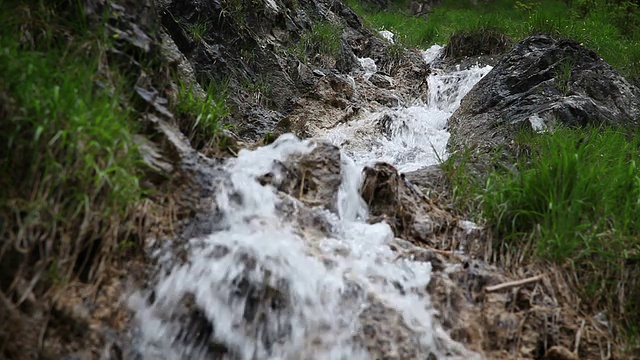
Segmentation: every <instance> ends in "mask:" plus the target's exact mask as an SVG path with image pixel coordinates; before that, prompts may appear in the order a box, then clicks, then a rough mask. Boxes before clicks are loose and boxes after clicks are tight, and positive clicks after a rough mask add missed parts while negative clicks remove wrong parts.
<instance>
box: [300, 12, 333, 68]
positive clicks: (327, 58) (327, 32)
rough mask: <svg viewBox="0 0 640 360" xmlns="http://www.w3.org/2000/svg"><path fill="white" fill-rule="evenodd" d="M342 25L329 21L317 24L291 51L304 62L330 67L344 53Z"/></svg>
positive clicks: (304, 34)
mask: <svg viewBox="0 0 640 360" xmlns="http://www.w3.org/2000/svg"><path fill="white" fill-rule="evenodd" d="M342 29H343V27H342V25H335V24H332V23H330V22H328V21H323V22H318V23H315V24H314V25H313V26H312V28H311V29H309V30H308V31H306V32H304V33H303V34H302V37H301V39H300V41H299V42H297V43H295V44H294V45H293V47H292V48H291V51H292V52H293V54H294V55H296V56H297V57H298V58H299V59H300V60H301V61H303V62H313V63H319V64H320V65H322V66H330V65H331V63H332V62H335V59H337V58H338V57H339V56H340V52H341V51H342Z"/></svg>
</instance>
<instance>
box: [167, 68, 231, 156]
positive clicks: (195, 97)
mask: <svg viewBox="0 0 640 360" xmlns="http://www.w3.org/2000/svg"><path fill="white" fill-rule="evenodd" d="M228 87H229V81H228V80H224V81H220V82H216V81H212V82H211V83H210V84H209V86H208V87H207V88H206V89H205V93H204V94H200V93H198V92H197V91H196V89H194V87H193V86H190V85H186V84H185V83H184V82H179V87H178V96H177V99H176V104H175V108H174V110H175V113H176V115H178V117H179V118H180V120H179V123H178V125H179V128H180V130H181V131H182V132H183V133H184V134H185V135H186V136H187V137H188V138H189V140H190V141H191V144H192V146H193V147H194V148H195V149H204V148H205V147H211V146H213V145H215V144H216V141H217V135H218V134H219V133H220V131H221V130H222V129H223V125H222V120H223V119H224V118H225V117H227V116H228V115H229V113H230V108H229V106H228V105H227V98H228Z"/></svg>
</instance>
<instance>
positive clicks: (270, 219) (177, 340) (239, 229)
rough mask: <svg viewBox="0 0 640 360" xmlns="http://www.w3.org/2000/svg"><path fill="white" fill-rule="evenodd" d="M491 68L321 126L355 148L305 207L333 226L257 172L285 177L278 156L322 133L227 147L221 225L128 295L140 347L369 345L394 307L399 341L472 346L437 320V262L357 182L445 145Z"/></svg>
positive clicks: (194, 353)
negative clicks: (317, 199) (308, 225)
mask: <svg viewBox="0 0 640 360" xmlns="http://www.w3.org/2000/svg"><path fill="white" fill-rule="evenodd" d="M486 72H488V69H487V68H483V69H479V68H478V69H472V70H468V71H466V72H456V73H454V74H442V75H432V76H431V77H430V79H429V82H430V83H429V85H430V88H431V89H433V90H432V92H437V94H434V95H433V96H432V97H431V100H430V102H429V104H426V105H423V106H413V107H410V108H405V109H399V110H395V111H393V112H390V113H388V114H387V115H388V116H389V119H390V120H387V123H386V124H383V125H382V126H381V125H380V122H379V121H377V120H376V119H378V118H379V115H380V114H371V115H370V116H368V117H365V118H363V119H361V120H358V121H355V122H354V123H352V124H350V125H341V126H340V128H339V129H334V130H331V131H329V132H328V133H327V134H326V135H325V136H324V138H325V139H326V140H329V141H331V142H333V143H334V144H338V145H341V146H342V148H343V150H346V151H345V152H344V153H342V155H341V177H342V183H341V185H340V188H339V190H338V194H337V197H336V201H337V204H336V209H337V210H336V212H331V211H329V210H327V209H324V208H313V209H308V211H310V212H313V213H315V214H316V215H318V216H319V217H320V218H322V219H323V221H325V222H326V223H327V224H328V225H329V226H327V227H326V228H328V229H329V230H327V231H318V232H313V233H306V232H304V231H303V230H301V228H300V227H299V226H298V223H297V222H296V217H295V216H294V217H285V216H283V210H282V209H283V208H285V207H293V208H294V209H295V208H301V207H304V206H305V205H304V204H303V203H302V202H299V201H297V200H295V199H293V198H292V197H288V196H286V195H283V194H281V193H279V192H278V191H277V190H276V189H275V188H274V186H272V185H269V184H264V183H263V182H261V181H260V180H259V178H260V177H261V176H263V175H265V174H267V173H271V174H272V175H273V177H274V178H276V182H277V178H282V177H284V176H286V174H284V173H282V172H280V170H281V168H279V167H278V166H276V165H277V164H278V163H280V162H285V161H286V160H287V158H288V157H289V156H291V155H292V154H304V153H308V152H311V151H314V150H315V149H316V147H317V143H316V142H314V141H310V140H305V141H301V140H299V139H297V138H296V137H294V136H293V135H291V134H288V135H283V136H281V137H280V138H278V139H277V140H276V141H275V142H274V143H273V144H271V145H269V146H264V147H261V148H258V149H255V150H251V151H250V150H242V151H240V153H239V154H238V156H237V158H233V159H230V160H228V162H227V164H226V165H225V171H226V172H227V173H228V174H229V178H228V179H226V180H225V181H223V182H221V183H220V187H219V191H218V193H217V196H216V202H217V204H216V205H217V208H218V209H219V211H220V212H221V213H222V218H223V220H222V221H224V225H225V226H224V229H225V230H223V231H219V232H215V233H213V234H211V235H209V236H207V237H205V238H198V239H192V240H191V241H190V242H189V244H188V246H187V250H188V256H187V260H186V261H185V262H184V263H183V264H178V265H176V266H175V267H174V268H173V269H171V271H169V272H168V274H166V275H165V276H163V277H162V278H160V279H159V280H158V283H157V284H156V286H155V287H154V288H153V295H152V296H151V299H150V300H149V299H147V296H146V294H145V296H143V295H142V294H136V295H135V296H133V297H132V298H131V300H130V305H131V307H132V308H133V309H134V310H135V313H136V320H137V324H138V326H139V330H138V341H139V344H138V348H139V351H140V353H141V354H142V357H143V358H144V359H166V360H173V359H200V358H202V359H204V358H211V356H212V355H211V354H218V355H220V358H240V359H332V360H333V359H345V360H346V359H367V358H369V355H368V352H367V351H366V350H367V347H368V345H367V339H366V337H365V338H364V339H363V337H362V334H367V333H368V332H370V329H371V326H374V325H371V323H370V321H373V320H371V319H375V318H376V317H378V318H379V317H380V316H382V315H381V314H382V313H384V314H388V313H391V314H396V315H397V316H396V317H395V318H398V319H401V321H400V322H399V323H398V324H391V323H390V324H383V327H382V328H388V329H389V330H388V331H389V332H390V334H392V335H394V336H395V334H394V332H395V333H397V332H401V331H404V330H402V329H407V331H408V333H410V334H413V335H412V336H413V338H412V339H413V340H412V342H410V344H412V345H411V346H412V347H413V348H412V349H405V350H402V349H397V353H398V354H402V353H403V351H413V352H414V353H416V354H422V355H424V356H422V358H427V356H428V355H429V354H432V355H434V356H436V358H438V359H453V358H471V356H473V354H470V353H466V352H465V351H464V349H456V348H455V342H453V341H451V340H450V339H449V338H448V336H447V335H446V334H445V333H444V331H443V330H442V329H441V327H440V326H439V325H438V323H437V322H436V321H434V312H435V310H434V309H433V307H432V306H431V304H430V301H429V296H428V294H427V293H426V286H427V284H428V283H429V280H430V272H431V265H430V264H429V263H424V262H414V261H409V260H397V261H396V260H395V254H394V253H393V252H392V251H391V250H390V248H389V246H388V244H389V242H390V241H391V240H392V239H393V232H392V231H391V229H390V227H389V226H388V225H386V224H385V223H377V224H368V223H366V222H365V220H366V218H367V216H368V211H367V207H366V204H365V203H364V202H363V201H362V199H361V197H360V196H359V194H358V189H359V186H360V182H361V177H362V175H361V169H362V165H363V164H365V163H367V162H369V161H372V160H383V161H390V162H391V163H392V164H394V165H397V166H399V167H400V168H402V169H405V170H407V169H414V168H418V167H422V166H427V165H430V164H433V163H435V162H437V157H438V156H440V157H442V156H444V147H445V145H446V141H447V139H448V134H447V133H446V132H445V131H444V127H445V125H446V119H447V118H448V116H450V114H451V113H452V112H453V111H454V110H455V108H456V107H457V106H458V105H459V101H460V99H461V98H462V96H463V95H464V93H466V92H467V91H468V90H469V89H470V88H471V86H472V85H473V84H474V83H475V82H476V81H478V80H479V79H480V78H481V77H482V75H483V74H486ZM362 134H368V135H367V136H362ZM297 216H303V215H297ZM376 311H377V312H376ZM372 314H373V315H372ZM392 335H390V336H392ZM213 339H215V342H214V341H213ZM389 346H393V345H389ZM400 356H401V355H400ZM456 356H458V357H456Z"/></svg>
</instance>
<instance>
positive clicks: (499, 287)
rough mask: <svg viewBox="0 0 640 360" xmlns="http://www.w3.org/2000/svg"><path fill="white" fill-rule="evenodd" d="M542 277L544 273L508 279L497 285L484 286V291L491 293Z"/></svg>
mask: <svg viewBox="0 0 640 360" xmlns="http://www.w3.org/2000/svg"><path fill="white" fill-rule="evenodd" d="M543 277H544V275H542V274H541V275H536V276H532V277H530V278H526V279H521V280H515V281H508V282H504V283H502V284H498V285H493V286H487V287H485V288H484V291H485V292H486V293H491V292H496V291H500V290H503V289H509V288H512V287H516V286H522V285H527V284H531V283H534V282H537V281H540V280H541V279H542V278H543Z"/></svg>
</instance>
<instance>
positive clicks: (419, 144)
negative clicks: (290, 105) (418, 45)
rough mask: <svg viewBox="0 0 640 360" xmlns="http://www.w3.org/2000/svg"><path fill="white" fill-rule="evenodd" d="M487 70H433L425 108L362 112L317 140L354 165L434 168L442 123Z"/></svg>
mask: <svg viewBox="0 0 640 360" xmlns="http://www.w3.org/2000/svg"><path fill="white" fill-rule="evenodd" d="M440 51H442V47H441V46H438V45H434V46H433V47H431V48H430V49H428V50H426V51H425V52H424V54H423V57H424V58H425V60H426V61H428V62H431V61H433V60H434V59H436V58H437V57H438V54H439V53H440ZM491 69H492V67H491V66H484V67H480V66H475V67H472V68H470V69H468V70H460V71H454V72H450V73H442V72H441V71H439V70H436V71H434V73H433V74H431V75H429V77H428V78H427V84H428V86H429V101H428V103H427V104H416V105H414V106H411V107H406V108H400V109H389V110H387V111H384V112H381V113H380V112H378V113H368V114H365V115H364V116H362V117H361V118H360V119H358V120H355V121H351V122H349V123H345V124H340V125H338V126H336V127H335V128H334V129H332V130H330V131H328V132H327V133H326V134H324V136H323V138H324V139H326V140H327V141H329V142H331V143H332V144H335V145H338V146H340V147H341V148H342V150H343V151H345V153H346V154H347V155H349V156H350V157H352V158H353V159H354V161H355V162H356V164H358V165H365V164H368V163H371V162H373V161H385V162H388V163H390V164H392V165H394V166H395V167H396V168H397V169H398V170H399V171H402V172H408V171H413V170H417V169H420V168H423V167H426V166H429V165H433V164H437V163H439V162H440V161H441V160H444V159H445V158H446V145H447V141H449V133H448V132H447V131H446V130H445V127H446V125H447V120H448V119H449V117H450V116H451V115H452V114H453V112H454V111H455V110H456V109H457V108H458V107H459V106H460V101H461V100H462V98H463V97H464V95H466V94H467V93H468V92H469V91H470V90H471V89H472V88H473V86H474V85H475V84H476V83H477V82H478V81H480V79H482V77H484V76H485V75H486V74H487V73H489V71H491Z"/></svg>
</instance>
